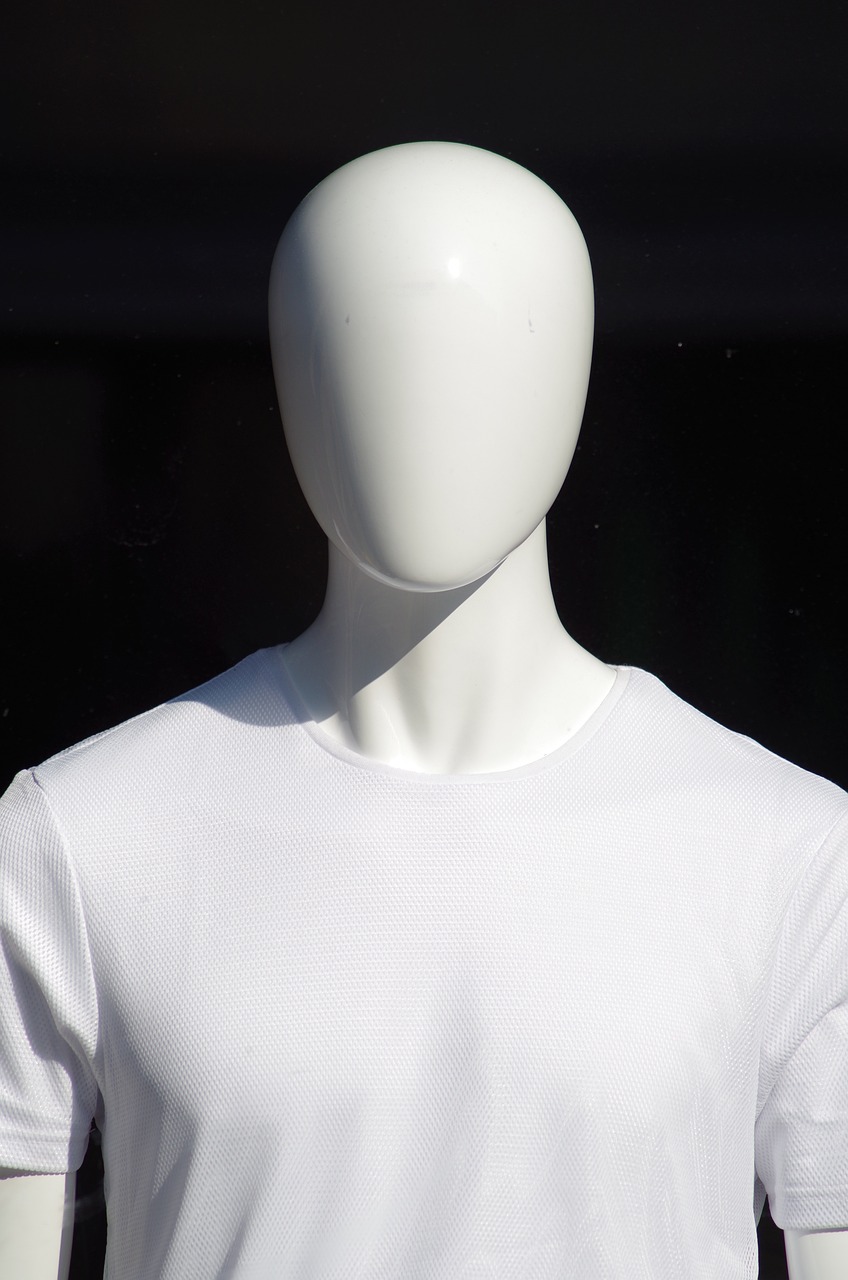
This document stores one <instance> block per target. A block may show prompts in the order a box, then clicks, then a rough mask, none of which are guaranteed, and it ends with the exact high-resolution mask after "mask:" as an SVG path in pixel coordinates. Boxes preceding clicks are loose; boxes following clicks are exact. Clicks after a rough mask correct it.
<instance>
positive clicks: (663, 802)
mask: <svg viewBox="0 0 848 1280" xmlns="http://www.w3.org/2000/svg"><path fill="white" fill-rule="evenodd" d="M303 721H304V716H303V714H302V713H301V712H300V711H299V710H298V706H297V703H296V701H295V700H294V698H293V695H292V694H291V692H290V691H289V684H288V680H287V676H286V673H285V665H284V653H283V651H282V650H280V649H270V650H265V651H263V652H261V653H259V654H256V655H254V656H253V657H251V658H248V659H246V660H245V661H244V662H242V663H240V664H239V665H238V666H237V667H235V668H234V669H233V670H232V671H230V672H227V673H225V674H224V675H223V676H220V677H218V678H217V679H216V680H213V681H211V682H210V683H209V684H207V685H204V686H202V687H201V688H200V689H197V690H194V691H193V692H191V693H189V694H186V695H185V696H184V697H181V698H178V699H177V700H175V701H173V702H171V703H168V704H166V705H165V706H162V707H159V708H157V709H155V710H153V711H151V712H149V713H147V714H146V715H143V716H140V717H138V718H137V719H135V720H132V721H130V722H129V723H127V724H125V725H122V726H120V727H118V728H116V729H114V730H111V731H110V732H108V733H106V734H103V735H101V736H100V737H98V738H95V739H92V740H90V741H89V742H87V743H84V744H81V745H80V746H78V747H74V748H72V749H71V750H69V751H67V752H64V753H63V754H61V755H59V756H57V757H55V758H54V759H52V760H50V761H48V762H47V763H46V764H44V765H42V766H40V767H39V768H37V769H35V770H33V771H31V772H29V773H24V774H21V775H19V776H18V778H17V779H16V781H15V782H14V784H13V785H12V787H11V788H10V790H9V791H8V792H7V794H6V797H5V799H4V800H3V801H2V804H0V810H2V866H0V875H2V940H3V963H2V965H0V1017H2V1042H0V1055H2V1056H1V1057H0V1164H2V1165H6V1166H12V1167H19V1168H25V1169H31V1170H41V1171H46V1172H62V1171H64V1170H66V1169H67V1168H69V1167H70V1168H73V1167H76V1166H78V1165H79V1163H80V1161H81V1160H82V1157H83V1154H84V1151H85V1145H86V1140H87V1132H88V1128H89V1124H90V1120H91V1117H92V1115H93V1114H96V1116H97V1120H98V1123H99V1124H100V1126H101V1127H102V1129H103V1149H104V1157H105V1164H106V1194H107V1206H108V1217H109V1242H108V1259H107V1274H108V1275H110V1276H111V1277H113V1280H142V1278H144V1280H147V1278H148V1277H149V1278H151V1280H152V1278H153V1277H157V1278H159V1277H162V1278H163V1280H164V1278H168V1280H195V1278H196V1280H210V1278H211V1277H223V1276H231V1277H238V1278H239V1280H260V1278H261V1280H270V1278H271V1277H274V1278H275V1280H278V1278H286V1280H295V1278H296V1280H360V1278H361V1280H413V1278H415V1280H417V1278H420V1280H472V1278H473V1280H483V1278H484V1277H491V1278H493V1280H518V1278H519V1277H521V1280H548V1278H553V1277H557V1280H564V1278H567V1277H573V1280H602V1278H603V1280H607V1278H609V1280H613V1278H615V1280H619V1278H620V1280H682V1278H684V1277H692V1278H698V1280H734V1278H735V1277H753V1276H755V1275H756V1272H757V1249H756V1235H755V1225H756V1218H757V1216H758V1214H759V1210H760V1208H761V1206H762V1198H763V1195H764V1191H765V1190H767V1191H768V1194H769V1197H770V1201H771V1206H772V1211H773V1213H774V1215H775V1218H776V1220H777V1222H778V1223H779V1224H780V1225H784V1226H787V1227H793V1228H813V1227H824V1228H827V1227H837V1226H838V1227H844V1226H846V1225H848V1070H847V1069H846V1066H847V1065H848V1005H847V1004H846V999H848V916H847V914H846V913H847V912H848V909H846V898H848V856H846V855H848V817H847V816H846V815H847V814H848V797H846V795H845V794H844V793H843V792H842V791H840V790H839V789H838V788H837V787H835V786H833V785H832V784H830V783H828V782H825V781H823V780H821V779H819V778H815V777H813V776H811V775H810V774H807V773H804V772H802V771H801V770H800V769H797V768H795V767H794V766H792V765H789V764H787V763H786V762H785V761H782V760H780V759H778V758H776V757H775V756H773V755H771V754H769V753H768V752H767V751H765V750H764V749H763V748H762V747H759V746H757V745H756V744H754V743H752V742H750V741H749V740H747V739H745V738H742V737H739V736H738V735H735V734H733V733H730V732H729V731H728V730H726V729H723V728H721V727H720V726H718V725H716V724H714V723H713V722H712V721H710V720H708V719H707V718H706V717H704V716H702V715H700V714H699V713H698V712H696V711H694V710H693V709H692V708H690V707H688V706H687V705H686V704H685V703H683V702H681V701H680V700H679V699H678V698H676V697H675V696H674V695H673V694H672V693H670V692H669V691H668V690H667V689H666V688H665V687H664V686H663V685H662V684H661V683H660V682H659V681H658V680H656V679H654V678H653V677H652V676H649V675H647V674H645V673H644V672H640V671H638V670H631V669H627V668H622V669H621V670H620V671H619V673H618V677H617V680H616V684H615V687H614V689H613V690H612V692H611V694H610V695H609V696H608V698H607V699H606V701H605V702H604V704H603V705H602V706H601V708H600V709H599V711H598V712H597V713H596V714H595V716H594V717H593V718H592V719H591V720H590V721H589V723H588V724H587V725H586V726H584V728H583V729H582V730H581V732H580V733H579V734H578V735H577V736H576V737H575V738H573V739H571V740H570V741H569V742H567V743H566V744H565V745H564V747H563V748H561V749H560V750H559V751H557V752H555V753H554V754H553V755H551V756H548V757H546V758H545V759H544V760H542V761H539V762H537V763H536V764H535V765H532V766H528V767H525V768H523V769H518V770H515V771H513V772H509V773H501V774H491V775H472V776H468V777H441V776H427V775H415V774H412V773H407V772H404V771H401V770H397V769H391V768H384V767H381V766H379V765H376V764H374V763H372V762H368V761H365V760H362V759H360V758H359V757H357V756H355V755H353V754H352V753H350V752H347V751H345V750H344V749H340V748H337V747H335V746H334V745H333V744H332V743H331V742H329V741H328V740H327V739H326V738H325V737H324V736H323V735H322V733H321V731H320V729H318V728H317V727H316V726H315V725H310V724H307V723H304V722H303Z"/></svg>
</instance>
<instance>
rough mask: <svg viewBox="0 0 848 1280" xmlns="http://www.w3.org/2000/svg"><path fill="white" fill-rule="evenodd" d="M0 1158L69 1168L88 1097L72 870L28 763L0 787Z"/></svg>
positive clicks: (89, 1037) (76, 1155)
mask: <svg viewBox="0 0 848 1280" xmlns="http://www.w3.org/2000/svg"><path fill="white" fill-rule="evenodd" d="M0 1027H2V1037H0V1166H3V1167H6V1168H14V1169H25V1170H28V1171H31V1172H33V1173H64V1172H66V1171H67V1170H69V1169H76V1168H78V1167H79V1165H80V1164H81V1162H82V1158H83V1156H84V1154H85V1149H86V1144H87V1141H88V1133H89V1130H90V1127H91V1119H92V1116H93V1114H94V1109H95V1105H96V1101H97V1084H96V1081H95V1077H94V1073H93V1069H92V1064H93V1061H94V1053H95V1049H96V1044H97V1000H96V994H95V986H94V979H93V974H92V967H91V959H90V955H89V949H88V941H87V935H86V928H85V920H84V917H83V912H82V906H81V903H80V898H79V893H78V889H77V883H76V879H75V877H74V874H73V870H72V868H71V866H70V864H69V862H68V859H67V856H66V850H65V847H64V842H63V840H62V837H61V833H60V832H59V830H58V828H57V825H56V822H55V820H54V817H53V814H52V812H51V810H50V806H49V804H48V802H47V800H46V798H45V796H44V795H43V793H42V791H41V789H40V787H39V786H38V784H37V782H36V781H35V779H34V777H33V776H32V774H31V773H20V774H18V776H17V777H16V778H15V780H14V782H13V783H12V785H11V786H10V787H9V789H8V791H7V792H6V793H5V795H4V796H2V797H0Z"/></svg>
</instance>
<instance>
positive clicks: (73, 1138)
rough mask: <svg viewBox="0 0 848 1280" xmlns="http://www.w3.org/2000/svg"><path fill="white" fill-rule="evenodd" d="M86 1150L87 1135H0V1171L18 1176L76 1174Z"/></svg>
mask: <svg viewBox="0 0 848 1280" xmlns="http://www.w3.org/2000/svg"><path fill="white" fill-rule="evenodd" d="M87 1148H88V1131H86V1132H85V1133H84V1134H70V1135H69V1134H67V1133H64V1134H62V1135H61V1136H60V1137H59V1136H57V1135H56V1134H55V1133H54V1134H52V1135H50V1136H47V1135H44V1134H41V1135H34V1134H29V1135H28V1136H27V1137H26V1138H24V1137H22V1136H21V1135H20V1134H19V1133H14V1134H9V1133H0V1168H3V1169H15V1170H20V1172H21V1173H57V1174H64V1173H75V1172H76V1171H77V1169H79V1167H80V1165H81V1164H82V1162H83V1159H84V1157H85V1153H86V1150H87Z"/></svg>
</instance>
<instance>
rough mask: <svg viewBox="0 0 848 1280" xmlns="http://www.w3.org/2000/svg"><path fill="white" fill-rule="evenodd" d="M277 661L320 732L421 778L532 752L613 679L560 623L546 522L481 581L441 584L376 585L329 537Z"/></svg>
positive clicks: (563, 731)
mask: <svg viewBox="0 0 848 1280" xmlns="http://www.w3.org/2000/svg"><path fill="white" fill-rule="evenodd" d="M286 660H287V665H288V668H289V671H290V673H291V676H292V679H293V681H294V683H295V685H296V687H297V688H298V691H299V693H300V695H301V697H302V698H303V700H304V702H305V703H306V706H307V708H308V710H309V713H310V715H311V716H312V718H313V719H314V720H315V721H317V722H319V723H320V724H321V725H322V727H323V729H324V730H325V731H326V732H328V733H329V734H330V735H331V736H332V737H334V738H336V739H337V740H338V741H339V742H341V743H343V744H344V745H345V746H347V747H349V748H351V749H352V750H354V751H357V752H359V753H360V754H362V755H365V756H368V757H370V758H372V759H376V760H380V761H382V762H384V763H386V764H392V765H395V766H397V767H401V768H407V769H412V770H416V771H419V772H423V773H481V772H497V771H500V770H504V769H510V768H516V767H518V766H519V765H521V764H525V763H528V762H529V761H531V760H536V759H539V758H541V757H542V756H544V755H546V754H548V753H549V752H551V751H553V750H555V749H556V748H557V747H558V746H560V745H561V743H562V742H563V741H565V740H566V738H568V737H569V736H570V735H571V734H572V733H574V732H575V731H576V730H577V729H578V728H579V727H580V726H581V725H582V724H583V723H584V722H585V721H586V720H587V719H588V717H589V716H590V715H591V714H592V712H593V711H594V710H595V708H596V707H597V705H598V704H599V703H600V702H601V701H602V699H603V697H604V696H605V694H606V693H607V692H608V691H609V689H610V687H611V686H612V682H613V678H614V677H613V672H612V671H611V670H610V669H609V668H608V667H606V666H604V664H603V663H600V662H599V661H598V660H597V659H595V658H593V657H591V656H590V655H589V654H588V653H586V652H585V651H584V650H583V649H581V648H580V646H579V645H577V644H576V642H575V641H573V640H572V639H571V637H570V636H569V635H568V634H567V633H566V632H565V631H564V630H563V627H562V625H561V623H560V621H559V618H558V616H557V612H556V608H555V605H554V602H553V597H552V595H551V588H550V579H549V575H548V564H547V552H546V544H545V524H544V521H542V523H541V524H540V525H539V526H538V527H537V529H536V530H535V531H534V532H533V533H532V534H531V535H530V537H529V538H528V539H527V540H526V541H525V542H524V543H522V545H521V546H519V547H518V548H516V550H515V551H513V552H512V553H511V555H509V556H507V557H506V559H505V560H504V561H502V563H501V564H500V565H498V567H497V568H496V569H494V570H493V571H492V572H491V573H490V574H488V575H487V576H486V577H485V578H482V579H480V580H479V581H478V582H475V583H472V584H470V585H469V586H466V587H459V588H455V589H453V590H450V591H436V592H418V591H407V590H402V589H400V588H397V587H393V586H388V585H386V584H385V583H382V582H378V581H377V580H376V579H374V578H371V577H370V576H369V575H368V574H366V573H364V572H363V571H362V570H361V569H360V568H359V567H358V566H357V565H355V564H354V563H353V562H352V561H351V560H349V559H348V558H347V557H346V556H345V555H343V554H342V553H341V552H340V551H338V550H337V549H336V548H335V547H334V546H333V545H332V544H331V546H330V567H329V579H328V586H327V595H326V598H325V601H324V605H323V608H322V610H321V613H320V614H319V616H318V618H317V619H316V621H315V622H314V623H313V625H312V626H311V627H310V628H309V630H308V631H306V632H304V634H303V635H302V636H300V637H298V639H297V640H295V641H294V642H293V643H292V644H291V645H290V646H289V648H288V649H287V650H286Z"/></svg>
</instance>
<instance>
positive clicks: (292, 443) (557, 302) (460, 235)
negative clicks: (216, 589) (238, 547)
mask: <svg viewBox="0 0 848 1280" xmlns="http://www.w3.org/2000/svg"><path fill="white" fill-rule="evenodd" d="M270 323H271V348H272V354H273V360H274V369H275V374H276V378H277V387H278V392H279V395H280V403H281V408H282V412H283V421H284V423H285V428H286V438H287V440H288V444H289V449H290V452H291V455H292V459H293V461H294V465H295V469H296V471H297V475H298V478H299V480H300V482H301V485H302V487H303V489H304V492H305V494H306V497H307V500H308V501H309V504H310V506H311V507H312V510H313V511H314V513H315V515H316V517H317V518H318V521H319V523H320V524H321V525H322V527H323V529H324V531H325V533H326V534H327V536H328V537H329V538H330V539H331V541H333V542H334V543H335V544H336V546H338V547H339V548H340V549H342V550H345V551H346V552H347V553H348V554H349V555H350V556H351V557H352V558H353V559H354V560H355V561H356V562H357V563H358V564H359V565H360V566H361V567H362V568H363V569H365V570H366V571H367V572H369V573H371V574H372V575H374V576H376V577H382V578H384V579H385V580H388V581H391V582H394V583H396V584H399V585H406V586H411V587H413V588H415V589H416V590H439V589H446V588H451V587H455V586H459V585H462V584H464V583H468V582H473V581H476V580H477V579H479V578H480V577H481V576H482V575H483V574H485V573H487V572H489V571H490V570H491V569H492V568H494V566H495V565H496V564H497V563H498V562H499V561H500V560H502V559H503V557H504V556H505V555H506V554H508V552H510V551H512V550H513V549H514V548H515V547H517V546H518V545H519V544H520V543H521V542H523V541H524V539H525V538H526V537H527V536H528V535H529V534H530V533H531V532H532V530H533V529H534V528H535V527H536V526H537V525H538V523H539V521H540V520H541V519H542V517H543V516H544V515H545V513H546V511H547V510H548V508H549V507H550V505H551V503H552V502H553V500H554V498H555V497H556V494H557V492H558V490H559V487H560V485H561V483H562V480H563V477H564V476H565V473H566V471H567V469H568V465H569V463H570V461H571V457H572V454H573V451H574V446H575V444H576V441H577V433H578V430H579V427H580V420H581V417H582V413H583V405H584V401H585V395H586V385H587V381H588V375H589V362H590V358H591V350H592V323H593V299H592V276H591V269H590V266H589V259H588V254H587V252H586V246H585V244H584V241H583V237H582V235H581V233H580V230H579V228H578V226H577V224H576V222H575V221H574V218H573V217H572V215H571V214H570V212H569V211H568V209H567V208H566V206H565V205H564V204H563V203H562V201H561V200H560V199H559V197H558V196H556V195H555V194H554V193H553V191H551V190H550V188H549V187H547V186H545V184H544V183H542V182H541V181H540V180H539V179H538V178H536V177H534V176H533V175H532V174H530V173H528V172H527V171H526V170H525V169H522V168H520V167H519V166H518V165H515V164H512V163H511V162H510V161H508V160H504V159H502V158H501V157H500V156H494V155H492V154H491V153H490V152H487V151H480V150H478V149H476V148H473V147H463V146H458V145H455V144H450V143H416V144H411V145H407V146H400V147H390V148H388V149H387V150H385V151H378V152H375V153H374V154H372V155H368V156H364V157H362V158H361V159H359V160H355V161H353V162H352V163H351V164H349V165H346V166H345V167H344V168H343V169H340V170H339V171H338V172H337V173H334V174H332V175H331V176H330V177H329V178H327V179H326V180H325V181H324V182H322V183H321V184H320V185H319V186H318V187H316V188H315V190H314V191H312V192H311V193H310V195H308V196H307V198H306V199H305V200H304V201H303V203H302V204H301V205H300V207H299V208H298V210H297V211H296V212H295V214H294V216H293V217H292V219H291V221H290V222H289V224H288V226H287V228H286V230H285V232H284V234H283V236H282V239H281V241H280V244H279V247H278V249H277V253H276V256H275V259H274V264H273V270H272V278H271V292H270Z"/></svg>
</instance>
